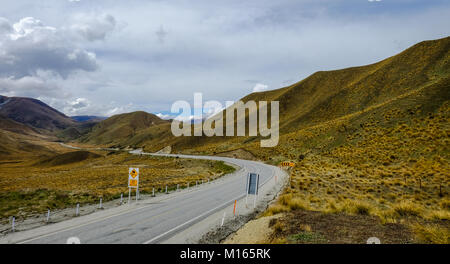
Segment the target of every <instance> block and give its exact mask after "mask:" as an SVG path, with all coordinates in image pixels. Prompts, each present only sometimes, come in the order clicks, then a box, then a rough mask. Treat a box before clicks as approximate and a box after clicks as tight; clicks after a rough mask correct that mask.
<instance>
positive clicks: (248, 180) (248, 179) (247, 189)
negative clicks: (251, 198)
mask: <svg viewBox="0 0 450 264" xmlns="http://www.w3.org/2000/svg"><path fill="white" fill-rule="evenodd" d="M249 185H250V175H247V185H246V186H247V187H246V190H245V192H246V193H247V196H246V197H245V208H247V203H248V192H249V188H250V187H249Z"/></svg>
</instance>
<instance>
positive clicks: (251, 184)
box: [245, 173, 259, 208]
mask: <svg viewBox="0 0 450 264" xmlns="http://www.w3.org/2000/svg"><path fill="white" fill-rule="evenodd" d="M246 189H247V190H246V192H247V197H246V199H245V206H247V201H248V195H249V194H253V195H254V200H253V208H255V207H256V198H257V196H258V190H259V174H256V173H249V174H248V175H247V188H246Z"/></svg>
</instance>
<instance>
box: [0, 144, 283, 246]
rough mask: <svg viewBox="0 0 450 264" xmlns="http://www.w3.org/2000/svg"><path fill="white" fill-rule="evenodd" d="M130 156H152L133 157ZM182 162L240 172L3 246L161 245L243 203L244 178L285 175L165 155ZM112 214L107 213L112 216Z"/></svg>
mask: <svg viewBox="0 0 450 264" xmlns="http://www.w3.org/2000/svg"><path fill="white" fill-rule="evenodd" d="M131 153H132V154H143V155H149V153H140V152H139V151H132V152H131ZM152 155H161V156H179V157H180V158H196V159H210V160H221V161H225V162H228V163H232V164H235V165H237V166H239V167H241V169H240V170H238V171H236V172H235V173H233V174H232V175H229V176H226V177H224V178H223V179H219V180H216V181H214V182H212V183H210V184H203V185H202V186H200V187H191V188H190V190H187V191H183V192H180V193H178V194H174V195H167V198H164V199H159V200H158V199H155V200H153V198H152V199H147V200H143V201H139V203H137V204H134V205H132V206H127V205H123V206H120V207H121V209H116V210H115V211H110V212H101V213H99V215H96V216H82V217H77V218H73V219H71V220H68V221H64V222H61V223H57V224H53V225H48V226H44V227H39V228H36V229H33V230H28V231H24V232H17V233H14V234H11V235H9V236H7V237H6V238H3V239H2V241H0V242H3V243H5V242H6V243H37V244H48V243H56V244H58V243H66V242H67V239H68V238H70V237H77V238H79V239H80V241H81V243H83V244H85V243H107V244H109V243H146V244H150V243H161V242H163V241H165V240H167V239H168V238H170V237H172V236H173V235H175V234H177V233H179V232H181V231H183V230H185V229H187V228H189V227H190V226H192V225H193V224H195V223H198V222H199V221H201V220H203V219H205V218H206V217H208V216H209V215H211V214H213V213H215V212H217V211H218V210H221V209H222V208H225V207H227V206H229V205H231V204H233V203H234V200H239V199H241V198H243V197H245V186H246V178H247V174H248V173H249V172H255V173H259V175H260V185H264V184H265V183H266V182H268V181H269V180H271V179H272V178H273V177H274V176H275V175H278V174H280V175H278V177H281V174H282V172H281V170H280V169H279V168H277V167H274V166H270V165H267V164H263V163H260V162H255V161H247V160H240V159H232V158H225V157H216V156H191V155H167V154H152ZM109 210H113V209H108V210H104V211H109Z"/></svg>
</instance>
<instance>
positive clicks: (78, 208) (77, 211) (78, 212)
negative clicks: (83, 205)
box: [75, 203, 80, 216]
mask: <svg viewBox="0 0 450 264" xmlns="http://www.w3.org/2000/svg"><path fill="white" fill-rule="evenodd" d="M79 214H80V204H79V203H77V210H76V211H75V216H78V215H79Z"/></svg>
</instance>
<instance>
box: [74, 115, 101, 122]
mask: <svg viewBox="0 0 450 264" xmlns="http://www.w3.org/2000/svg"><path fill="white" fill-rule="evenodd" d="M70 118H72V119H73V120H75V121H77V122H86V121H102V120H105V119H107V117H104V116H89V115H85V116H71V117H70Z"/></svg>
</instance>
